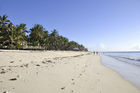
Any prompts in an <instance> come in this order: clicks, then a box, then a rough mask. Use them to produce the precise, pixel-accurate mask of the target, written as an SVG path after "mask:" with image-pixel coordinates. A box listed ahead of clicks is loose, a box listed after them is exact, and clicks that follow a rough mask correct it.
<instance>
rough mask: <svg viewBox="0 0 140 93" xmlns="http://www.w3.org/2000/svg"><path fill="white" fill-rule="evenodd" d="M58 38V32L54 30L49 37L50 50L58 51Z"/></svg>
mask: <svg viewBox="0 0 140 93" xmlns="http://www.w3.org/2000/svg"><path fill="white" fill-rule="evenodd" d="M58 36H59V34H58V32H57V31H56V29H54V30H53V31H52V33H51V34H50V36H49V45H50V46H49V49H52V50H57V49H58V46H57V43H58Z"/></svg>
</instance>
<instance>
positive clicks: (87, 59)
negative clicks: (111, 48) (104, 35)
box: [0, 51, 140, 93]
mask: <svg viewBox="0 0 140 93" xmlns="http://www.w3.org/2000/svg"><path fill="white" fill-rule="evenodd" d="M0 60H1V62H0V72H2V71H3V70H2V69H4V71H5V73H1V74H0V84H1V85H2V86H1V87H0V92H1V93H3V92H4V91H8V92H10V93H39V92H40V93H44V92H49V93H140V90H138V89H137V88H136V87H135V86H133V85H132V84H131V83H130V82H128V81H126V80H124V79H123V78H122V77H121V76H120V75H119V74H118V73H117V72H115V71H113V70H112V69H110V68H108V67H106V66H104V65H103V64H102V63H101V57H100V56H98V55H93V54H91V53H90V52H77V51H76V52H74V51H47V52H24V51H23V52H21V51H20V52H17V51H16V52H0ZM112 84H113V85H112Z"/></svg>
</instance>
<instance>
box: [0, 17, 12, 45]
mask: <svg viewBox="0 0 140 93" xmlns="http://www.w3.org/2000/svg"><path fill="white" fill-rule="evenodd" d="M7 17H8V16H7V15H3V16H0V45H1V46H6V47H7V46H8V44H9V42H10V41H9V35H10V30H9V28H8V24H9V23H10V20H8V19H7Z"/></svg>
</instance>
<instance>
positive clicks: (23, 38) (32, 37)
mask: <svg viewBox="0 0 140 93" xmlns="http://www.w3.org/2000/svg"><path fill="white" fill-rule="evenodd" d="M7 18H8V16H7V15H3V16H0V48H7V49H45V50H79V51H87V49H86V48H85V47H84V46H83V45H80V44H78V43H77V42H75V41H69V40H68V38H66V37H63V36H61V35H59V34H58V32H57V30H56V29H54V30H53V31H52V32H51V33H49V32H48V31H47V30H45V29H44V27H43V26H42V25H40V24H35V25H34V27H32V28H31V29H30V30H29V31H28V30H27V27H26V24H23V23H22V24H20V25H16V26H15V25H14V24H13V23H12V22H11V21H10V20H8V19H7Z"/></svg>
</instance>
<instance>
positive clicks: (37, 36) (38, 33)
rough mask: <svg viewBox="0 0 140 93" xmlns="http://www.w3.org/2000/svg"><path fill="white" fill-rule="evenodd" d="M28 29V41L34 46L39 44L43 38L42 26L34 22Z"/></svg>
mask: <svg viewBox="0 0 140 93" xmlns="http://www.w3.org/2000/svg"><path fill="white" fill-rule="evenodd" d="M30 30H31V32H30V33H31V34H30V41H31V42H32V44H33V45H34V46H40V43H41V41H42V39H43V26H42V25H39V24H35V25H34V27H33V28H31V29H30Z"/></svg>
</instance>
